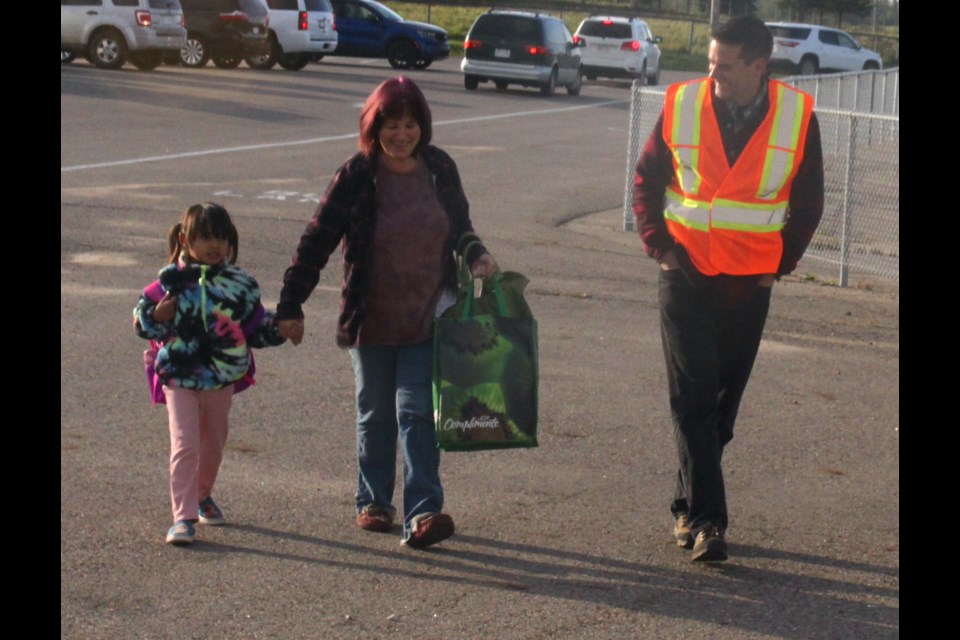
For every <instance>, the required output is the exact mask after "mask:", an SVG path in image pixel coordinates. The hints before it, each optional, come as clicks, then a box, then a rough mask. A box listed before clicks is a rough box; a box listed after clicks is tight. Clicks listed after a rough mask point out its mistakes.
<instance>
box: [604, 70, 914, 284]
mask: <svg viewBox="0 0 960 640" xmlns="http://www.w3.org/2000/svg"><path fill="white" fill-rule="evenodd" d="M899 76H900V74H899V70H894V71H892V72H866V73H863V74H840V75H839V76H825V77H818V78H789V79H788V81H790V82H791V83H793V84H795V85H796V86H799V87H800V88H802V89H803V90H805V91H808V92H809V93H811V94H813V95H814V97H815V98H817V100H818V103H817V107H816V114H817V119H818V120H819V122H820V130H821V138H822V141H823V156H824V179H825V186H826V193H825V200H824V212H823V220H822V221H821V223H820V227H819V228H818V229H817V233H816V234H815V235H814V238H813V241H812V242H811V243H810V246H809V247H808V249H807V252H806V254H804V260H805V261H806V260H809V261H816V262H820V263H823V264H825V265H827V266H828V267H830V268H835V269H836V273H837V280H838V282H839V284H840V285H841V286H846V285H847V284H848V282H849V276H850V273H851V271H856V272H858V273H862V274H869V275H874V276H878V277H881V278H888V279H892V280H897V281H899V279H900V116H899V108H900V98H899ZM664 93H665V91H664V90H663V89H655V88H652V87H649V88H648V87H644V86H640V85H639V84H634V87H633V99H632V102H631V108H630V139H629V145H628V147H627V172H626V180H625V187H624V199H623V203H624V204H623V228H624V229H626V230H633V229H634V225H635V223H634V218H633V212H632V208H631V200H632V197H631V196H632V194H631V192H632V186H633V170H634V167H636V165H637V160H638V159H639V157H640V153H641V151H642V150H643V146H644V145H645V144H646V141H647V138H649V137H650V131H651V130H652V129H653V125H654V124H655V123H656V121H657V117H658V116H659V115H660V111H661V110H662V108H663V95H664ZM834 105H839V108H835V107H834Z"/></svg>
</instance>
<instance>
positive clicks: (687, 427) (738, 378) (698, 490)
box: [659, 269, 770, 535]
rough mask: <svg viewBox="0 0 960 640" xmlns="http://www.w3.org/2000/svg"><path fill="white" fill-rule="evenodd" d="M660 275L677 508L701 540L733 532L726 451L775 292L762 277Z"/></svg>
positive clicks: (678, 272) (678, 271)
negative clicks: (709, 530)
mask: <svg viewBox="0 0 960 640" xmlns="http://www.w3.org/2000/svg"><path fill="white" fill-rule="evenodd" d="M697 276H699V274H693V275H692V276H691V277H688V276H687V275H686V274H685V273H684V271H683V270H681V269H675V270H672V271H661V272H660V292H659V296H660V321H661V322H660V327H661V337H662V340H663V352H664V355H665V357H666V362H667V382H668V386H669V391H670V410H671V413H672V416H673V424H674V435H675V437H676V441H677V453H678V454H679V457H680V470H679V472H678V474H677V490H676V494H675V496H674V501H673V504H672V505H671V511H672V512H673V514H674V516H675V517H676V516H677V515H679V514H681V513H686V514H687V516H688V519H689V524H690V528H691V531H692V532H693V534H694V535H696V534H697V532H699V530H700V529H702V528H704V527H706V526H707V525H710V524H714V525H717V526H719V527H720V529H721V531H723V530H725V529H726V528H727V502H726V494H725V492H724V487H723V471H722V469H721V464H720V463H721V458H722V456H723V448H724V446H726V444H727V443H728V442H730V440H732V439H733V424H734V422H735V421H736V418H737V410H738V409H739V406H740V399H741V398H742V397H743V392H744V390H745V389H746V386H747V380H748V379H749V378H750V371H751V369H752V368H753V362H754V360H755V359H756V355H757V350H758V349H759V347H760V337H761V335H762V334H763V325H764V323H765V322H766V318H767V311H768V309H769V307H770V288H768V287H760V286H758V284H757V282H758V280H759V277H758V276H725V275H719V276H714V277H706V276H699V277H697Z"/></svg>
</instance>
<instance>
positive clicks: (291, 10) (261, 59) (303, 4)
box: [246, 0, 337, 71]
mask: <svg viewBox="0 0 960 640" xmlns="http://www.w3.org/2000/svg"><path fill="white" fill-rule="evenodd" d="M260 2H261V3H263V4H264V5H266V7H267V10H268V11H269V12H270V52H269V53H267V54H265V55H262V56H250V57H248V58H246V61H247V65H248V66H250V67H253V68H254V69H270V68H271V67H273V65H275V64H278V63H279V64H280V66H281V67H283V68H284V69H287V70H289V71H299V70H300V69H303V68H304V67H305V66H307V63H308V62H310V60H311V59H319V58H322V57H323V56H324V55H325V54H330V53H333V52H334V51H335V50H336V48H337V27H336V24H335V23H334V17H333V7H332V6H331V5H330V0H260Z"/></svg>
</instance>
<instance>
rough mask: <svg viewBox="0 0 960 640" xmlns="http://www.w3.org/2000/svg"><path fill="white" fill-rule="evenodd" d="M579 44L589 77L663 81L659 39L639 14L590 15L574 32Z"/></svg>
mask: <svg viewBox="0 0 960 640" xmlns="http://www.w3.org/2000/svg"><path fill="white" fill-rule="evenodd" d="M574 39H575V40H576V41H577V44H579V45H580V47H581V49H580V60H581V61H582V62H583V74H584V75H585V76H587V79H588V80H596V79H597V78H598V77H601V76H602V77H605V78H633V79H638V80H641V81H644V80H645V81H646V83H647V84H658V83H659V82H660V47H659V46H657V45H658V44H659V43H660V41H661V40H660V38H659V37H654V36H653V32H651V31H650V26H649V25H648V24H647V23H646V22H644V21H643V20H640V19H639V18H625V17H620V16H590V17H589V18H587V19H586V20H584V21H583V22H581V23H580V26H579V27H578V28H577V33H576V34H575V35H574Z"/></svg>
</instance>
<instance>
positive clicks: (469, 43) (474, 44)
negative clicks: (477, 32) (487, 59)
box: [463, 39, 483, 50]
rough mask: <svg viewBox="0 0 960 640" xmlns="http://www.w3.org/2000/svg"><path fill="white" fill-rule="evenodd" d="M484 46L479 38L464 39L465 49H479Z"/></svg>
mask: <svg viewBox="0 0 960 640" xmlns="http://www.w3.org/2000/svg"><path fill="white" fill-rule="evenodd" d="M482 46H483V43H482V42H480V41H479V40H470V39H467V40H464V41H463V49H464V50H467V49H479V48H480V47H482Z"/></svg>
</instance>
